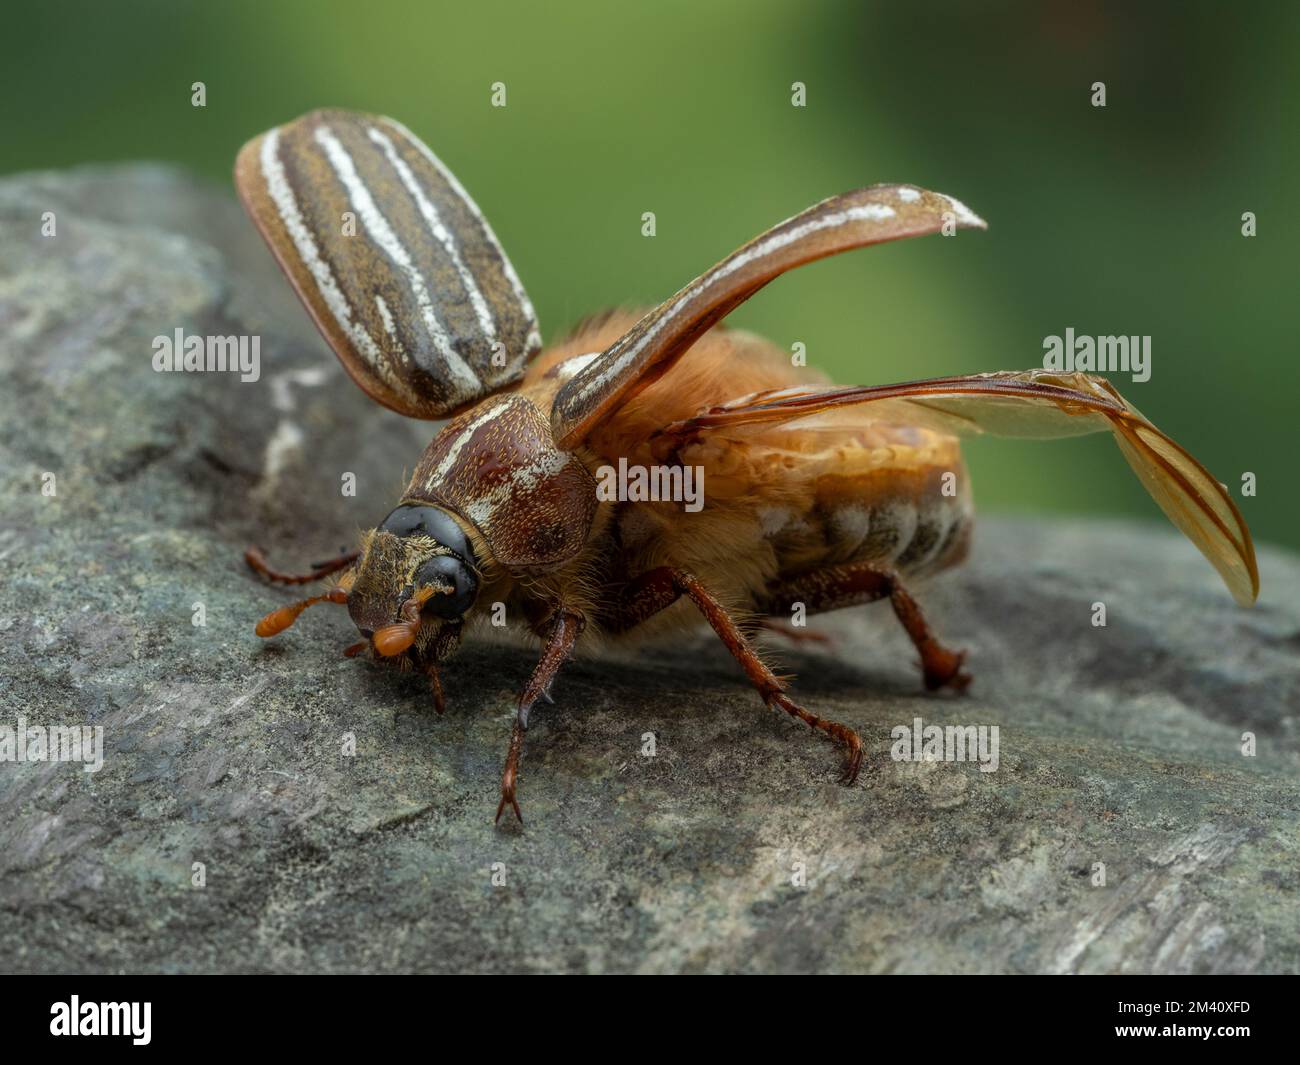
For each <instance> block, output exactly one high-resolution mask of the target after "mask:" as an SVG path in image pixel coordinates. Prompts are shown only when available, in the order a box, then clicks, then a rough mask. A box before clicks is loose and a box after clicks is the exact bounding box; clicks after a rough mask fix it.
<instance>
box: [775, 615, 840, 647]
mask: <svg viewBox="0 0 1300 1065" xmlns="http://www.w3.org/2000/svg"><path fill="white" fill-rule="evenodd" d="M758 627H759V628H760V629H766V630H767V631H768V632H774V633H776V634H777V635H778V636H784V637H785V638H786V639H787V640H789V641H790V642H791V643H824V644H830V643H833V642H834V641H833V640H831V638H830V637H829V636H827V635H826V633H824V632H818V631H817V630H816V629H802V628H796V627H794V626H793V625H787V624H786V623H785V622H783V621H778V620H777V619H776V618H762V619H761V620H760V621H759V623H758Z"/></svg>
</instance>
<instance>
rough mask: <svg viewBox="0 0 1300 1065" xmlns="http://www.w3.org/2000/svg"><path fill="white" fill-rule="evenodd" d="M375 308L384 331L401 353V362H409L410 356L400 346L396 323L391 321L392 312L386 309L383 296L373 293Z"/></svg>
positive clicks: (386, 304) (386, 305)
mask: <svg viewBox="0 0 1300 1065" xmlns="http://www.w3.org/2000/svg"><path fill="white" fill-rule="evenodd" d="M375 309H376V310H377V311H379V317H380V318H381V319H383V322H384V332H385V333H387V334H388V338H389V339H390V340H391V341H392V342H393V346H394V347H395V348H396V349H397V350H398V352H400V353H401V356H402V361H403V362H410V361H411V360H410V357H409V356H408V355H407V354H406V349H405V348H404V347H402V342H401V340H400V339H399V338H398V336H397V323H396V322H394V321H393V312H392V311H390V310H389V309H388V303H387V301H386V300H385V299H384V297H383V296H381V295H379V293H378V292H376V293H375Z"/></svg>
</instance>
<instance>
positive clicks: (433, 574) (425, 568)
mask: <svg viewBox="0 0 1300 1065" xmlns="http://www.w3.org/2000/svg"><path fill="white" fill-rule="evenodd" d="M415 583H416V586H417V587H418V586H421V585H426V584H434V585H440V586H442V587H446V586H447V585H449V584H450V585H452V587H453V588H454V589H455V590H454V591H452V592H451V593H450V594H448V593H446V592H435V593H434V595H433V596H431V597H430V598H429V600H428V601H427V602H426V603H425V604H424V611H423V612H424V613H428V614H432V615H433V616H434V617H439V618H446V619H447V620H451V619H453V618H459V617H462V616H464V614H465V611H467V610H468V609H469V608H470V606H472V605H473V603H474V597H475V596H476V595H478V576H477V575H476V574H475V573H474V571H473V570H472V569H470V568H469V566H467V565H465V563H464V562H462V561H461V560H460V559H458V558H455V557H453V556H451V555H436V556H435V557H433V558H431V559H429V561H428V562H426V563H424V565H422V566H421V567H420V568H419V569H418V570H416V571H415Z"/></svg>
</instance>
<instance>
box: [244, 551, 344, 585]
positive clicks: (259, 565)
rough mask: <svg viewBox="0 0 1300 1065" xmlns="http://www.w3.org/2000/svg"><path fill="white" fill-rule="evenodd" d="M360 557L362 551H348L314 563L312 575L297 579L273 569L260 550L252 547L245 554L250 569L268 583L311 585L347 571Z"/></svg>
mask: <svg viewBox="0 0 1300 1065" xmlns="http://www.w3.org/2000/svg"><path fill="white" fill-rule="evenodd" d="M360 557H361V552H360V551H347V552H345V553H344V554H341V555H339V556H338V558H331V559H327V560H326V561H324V562H313V563H312V568H311V570H312V571H311V573H308V574H306V575H305V576H297V577H296V576H293V575H292V574H288V573H281V572H280V571H279V570H277V569H272V568H271V566H270V564H269V563H268V562H267V561H266V556H265V555H263V554H262V552H261V549H260V548H256V547H250V548H249V549H248V550H247V551H245V552H244V561H245V562H247V563H248V565H249V568H250V569H252V570H253V571H254V572H255V573H258V574H260V575H261V576H263V577H265V578H266V579H267V580H268V581H274V582H275V583H277V584H310V583H311V582H312V581H318V580H320V579H321V578H322V577H328V576H329V575H330V574H331V573H337V572H338V571H339V570H341V569H346V568H347V567H348V566H350V565H352V563H353V562H355V561H356V560H357V559H358V558H360Z"/></svg>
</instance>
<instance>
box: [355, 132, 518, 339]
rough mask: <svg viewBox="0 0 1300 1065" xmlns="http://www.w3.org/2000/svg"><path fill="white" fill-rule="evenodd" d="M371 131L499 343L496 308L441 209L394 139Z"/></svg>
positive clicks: (483, 326) (482, 323) (482, 324)
mask: <svg viewBox="0 0 1300 1065" xmlns="http://www.w3.org/2000/svg"><path fill="white" fill-rule="evenodd" d="M367 133H368V134H369V136H370V139H371V140H372V141H374V142H375V143H376V144H378V145H379V146H380V147H381V148H382V149H383V150H384V155H386V156H387V157H388V162H389V164H390V165H391V166H392V168H393V169H394V170H396V171H397V176H398V177H399V178H401V179H402V184H403V185H405V186H406V191H407V192H409V193H410V194H411V198H412V199H413V200H415V203H416V206H417V207H419V209H420V214H421V215H423V216H424V221H425V224H427V225H428V227H429V232H430V233H432V234H433V237H434V239H435V240H436V241H437V242H438V243H439V244H441V245H442V247H443V250H444V251H445V252H446V253H447V256H448V258H450V259H451V264H452V266H454V267H455V268H456V273H458V274H459V275H460V283H461V284H462V285H464V286H465V292H466V294H467V295H468V296H469V301H470V303H471V304H473V307H474V313H475V315H477V316H478V324H479V328H480V329H482V330H483V334H484V336H486V337H487V339H488V341H489V342H491V343H496V339H497V326H496V321H495V319H494V318H493V317H492V311H491V309H490V308H489V307H488V305H487V300H485V299H484V298H483V293H482V292H480V291H479V287H478V284H477V283H476V282H475V280H474V275H473V274H472V273H470V271H469V268H468V267H467V266H466V265H465V261H464V260H463V259H462V258H461V257H460V249H459V248H457V247H456V238H455V237H453V236H452V235H451V231H450V230H448V229H447V227H446V226H445V225H443V222H442V217H441V216H440V215H439V214H438V209H437V208H436V207H434V205H433V204H431V203H430V202H429V198H428V197H427V196H425V194H424V190H423V189H422V188H420V185H419V183H418V182H417V181H416V180H415V175H414V174H412V173H411V168H410V167H409V166H407V165H406V160H405V159H403V158H402V157H401V156H400V155H398V154H397V150H396V149H395V148H394V147H393V142H392V141H390V140H389V139H388V138H387V137H385V136H384V135H383V134H382V133H380V132H379V130H377V129H375V128H374V126H371V127H370V128H369V129H368V130H367Z"/></svg>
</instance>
